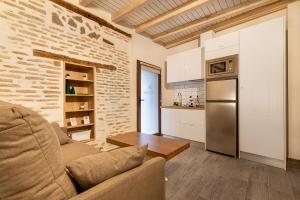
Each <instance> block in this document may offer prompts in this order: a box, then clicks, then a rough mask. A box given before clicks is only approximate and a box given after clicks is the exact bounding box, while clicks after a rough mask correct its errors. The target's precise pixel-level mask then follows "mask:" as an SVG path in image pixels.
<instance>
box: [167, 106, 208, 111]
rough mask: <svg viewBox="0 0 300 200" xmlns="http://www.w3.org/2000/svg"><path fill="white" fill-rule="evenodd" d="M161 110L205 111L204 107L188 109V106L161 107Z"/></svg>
mask: <svg viewBox="0 0 300 200" xmlns="http://www.w3.org/2000/svg"><path fill="white" fill-rule="evenodd" d="M161 108H169V109H186V110H205V108H204V106H200V107H188V106H161Z"/></svg>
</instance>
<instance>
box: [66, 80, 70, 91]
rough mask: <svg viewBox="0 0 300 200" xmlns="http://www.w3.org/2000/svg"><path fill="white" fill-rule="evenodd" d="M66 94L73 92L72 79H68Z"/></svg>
mask: <svg viewBox="0 0 300 200" xmlns="http://www.w3.org/2000/svg"><path fill="white" fill-rule="evenodd" d="M66 94H71V87H70V81H69V80H66Z"/></svg>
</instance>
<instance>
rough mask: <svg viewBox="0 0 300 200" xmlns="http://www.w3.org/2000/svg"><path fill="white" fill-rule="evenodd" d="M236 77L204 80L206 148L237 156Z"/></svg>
mask: <svg viewBox="0 0 300 200" xmlns="http://www.w3.org/2000/svg"><path fill="white" fill-rule="evenodd" d="M237 84H238V82H237V79H236V78H234V79H227V80H224V79H220V80H213V81H207V82H206V92H207V94H206V149H207V150H210V151H214V152H218V153H222V154H226V155H230V156H234V157H237V156H238V108H237V106H238V101H237V99H238V98H237V96H238V93H237Z"/></svg>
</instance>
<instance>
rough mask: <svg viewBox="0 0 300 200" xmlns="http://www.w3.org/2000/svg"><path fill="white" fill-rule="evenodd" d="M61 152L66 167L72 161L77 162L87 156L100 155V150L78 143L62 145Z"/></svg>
mask: <svg viewBox="0 0 300 200" xmlns="http://www.w3.org/2000/svg"><path fill="white" fill-rule="evenodd" d="M61 152H62V157H63V161H64V163H65V165H67V164H68V163H69V162H71V161H72V160H76V159H78V158H81V157H84V156H87V155H91V154H95V153H100V151H99V150H98V149H96V148H94V147H92V146H90V145H87V144H84V143H82V142H77V141H74V142H73V143H69V144H65V145H61Z"/></svg>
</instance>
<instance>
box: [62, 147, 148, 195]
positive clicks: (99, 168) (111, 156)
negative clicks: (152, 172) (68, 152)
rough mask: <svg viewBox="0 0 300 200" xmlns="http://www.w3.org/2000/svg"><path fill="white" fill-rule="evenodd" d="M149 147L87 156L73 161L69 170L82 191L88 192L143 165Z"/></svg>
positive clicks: (123, 149) (122, 149) (127, 148)
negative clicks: (87, 190)
mask: <svg viewBox="0 0 300 200" xmlns="http://www.w3.org/2000/svg"><path fill="white" fill-rule="evenodd" d="M147 147H148V146H147V145H144V146H141V147H136V146H132V147H126V148H121V149H117V150H114V151H111V152H103V153H99V154H94V155H89V156H85V157H82V158H79V159H77V160H73V161H72V162H70V163H69V164H68V165H67V168H68V170H69V172H70V173H71V175H72V177H73V178H74V179H75V181H76V183H77V184H78V185H79V186H80V187H81V189H83V190H86V189H89V188H91V187H93V186H95V185H97V184H99V183H101V182H103V181H105V180H107V179H109V178H112V177H114V176H116V175H119V174H121V173H123V172H126V171H128V170H130V169H133V168H135V167H137V166H139V165H141V164H142V163H143V160H144V157H145V155H146V153H147Z"/></svg>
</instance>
